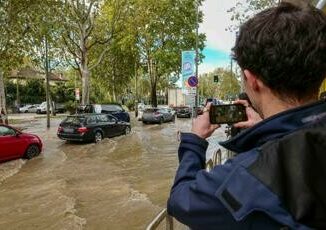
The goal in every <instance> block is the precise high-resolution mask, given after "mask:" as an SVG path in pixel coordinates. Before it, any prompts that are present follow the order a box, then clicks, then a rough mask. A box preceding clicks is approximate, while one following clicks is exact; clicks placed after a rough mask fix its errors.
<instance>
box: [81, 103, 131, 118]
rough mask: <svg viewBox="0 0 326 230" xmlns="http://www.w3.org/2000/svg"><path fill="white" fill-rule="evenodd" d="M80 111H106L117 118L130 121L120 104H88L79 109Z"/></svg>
mask: <svg viewBox="0 0 326 230" xmlns="http://www.w3.org/2000/svg"><path fill="white" fill-rule="evenodd" d="M79 112H80V113H107V114H111V115H113V116H114V117H116V118H117V119H119V120H121V121H125V122H130V116H129V113H128V112H126V111H125V110H124V108H122V106H121V105H120V104H90V105H86V106H84V107H83V108H81V109H79Z"/></svg>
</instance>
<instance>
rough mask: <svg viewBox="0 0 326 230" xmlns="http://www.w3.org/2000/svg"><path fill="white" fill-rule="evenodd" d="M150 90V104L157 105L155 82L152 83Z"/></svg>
mask: <svg viewBox="0 0 326 230" xmlns="http://www.w3.org/2000/svg"><path fill="white" fill-rule="evenodd" d="M151 88H152V90H151V100H152V106H153V107H157V97H156V82H155V83H154V84H153V85H152V87H151Z"/></svg>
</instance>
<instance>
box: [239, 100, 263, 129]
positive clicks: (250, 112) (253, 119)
mask: <svg viewBox="0 0 326 230" xmlns="http://www.w3.org/2000/svg"><path fill="white" fill-rule="evenodd" d="M234 104H242V105H244V106H245V107H246V114H247V117H248V120H247V121H241V122H238V123H235V124H233V126H234V127H236V128H241V129H245V128H250V127H252V126H254V125H255V124H257V123H258V122H260V121H262V120H263V119H262V118H261V117H260V115H259V114H258V113H257V112H256V111H255V110H254V109H253V108H252V107H251V106H250V104H249V102H248V101H247V100H237V101H235V102H234Z"/></svg>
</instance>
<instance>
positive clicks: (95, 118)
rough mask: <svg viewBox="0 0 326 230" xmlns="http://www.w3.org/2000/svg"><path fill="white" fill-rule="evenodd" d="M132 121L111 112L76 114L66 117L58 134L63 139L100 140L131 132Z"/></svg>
mask: <svg viewBox="0 0 326 230" xmlns="http://www.w3.org/2000/svg"><path fill="white" fill-rule="evenodd" d="M130 131H131V128H130V123H128V122H125V121H121V120H118V119H117V118H116V117H114V116H112V115H110V114H95V113H94V114H86V113H85V114H76V115H70V116H68V117H67V118H66V119H64V120H63V121H62V122H61V123H60V125H59V128H58V132H57V136H58V137H59V138H60V139H62V140H68V141H81V142H92V141H94V142H95V143H97V142H100V141H101V140H102V139H103V138H105V137H114V136H118V135H122V134H128V133H130Z"/></svg>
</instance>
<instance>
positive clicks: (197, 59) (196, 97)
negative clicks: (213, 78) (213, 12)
mask: <svg viewBox="0 0 326 230" xmlns="http://www.w3.org/2000/svg"><path fill="white" fill-rule="evenodd" d="M198 17H199V3H198V0H196V58H195V66H196V78H197V81H199V79H198V61H199V55H198V27H199V24H198ZM198 99H199V96H198V85H197V86H196V95H195V112H194V115H195V117H197V107H198Z"/></svg>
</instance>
